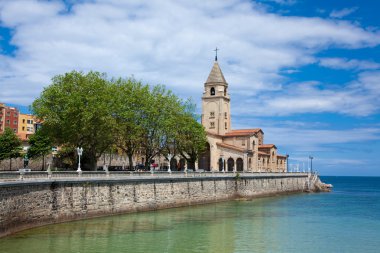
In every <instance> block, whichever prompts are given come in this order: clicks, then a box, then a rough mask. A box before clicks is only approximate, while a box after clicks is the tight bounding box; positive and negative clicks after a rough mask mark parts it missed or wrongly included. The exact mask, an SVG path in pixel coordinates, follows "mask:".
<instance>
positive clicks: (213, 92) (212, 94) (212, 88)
mask: <svg viewBox="0 0 380 253" xmlns="http://www.w3.org/2000/svg"><path fill="white" fill-rule="evenodd" d="M210 94H211V96H214V95H215V88H214V87H211V90H210Z"/></svg>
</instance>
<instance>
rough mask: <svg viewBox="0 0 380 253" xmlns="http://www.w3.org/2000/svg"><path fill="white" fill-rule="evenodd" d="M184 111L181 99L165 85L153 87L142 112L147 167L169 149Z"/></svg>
mask: <svg viewBox="0 0 380 253" xmlns="http://www.w3.org/2000/svg"><path fill="white" fill-rule="evenodd" d="M182 113H183V107H182V105H181V100H180V99H179V98H178V97H177V96H175V95H174V94H173V93H172V92H171V91H170V90H166V89H165V87H164V86H161V85H158V86H155V87H153V89H152V90H151V92H150V94H148V95H147V96H146V100H145V110H144V111H143V112H142V115H141V116H142V117H141V127H142V129H143V132H144V141H143V143H142V150H143V152H144V154H145V161H146V162H145V167H146V168H148V167H149V165H150V163H151V161H152V159H153V158H154V157H155V156H156V155H158V154H161V153H163V152H164V151H165V150H167V148H168V145H169V144H171V143H172V142H173V140H174V138H175V136H176V134H175V132H176V126H177V124H176V122H177V120H178V119H179V118H180V115H181V114H182Z"/></svg>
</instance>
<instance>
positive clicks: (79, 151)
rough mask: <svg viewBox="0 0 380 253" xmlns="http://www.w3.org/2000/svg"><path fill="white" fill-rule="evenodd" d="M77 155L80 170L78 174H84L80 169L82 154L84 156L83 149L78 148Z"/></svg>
mask: <svg viewBox="0 0 380 253" xmlns="http://www.w3.org/2000/svg"><path fill="white" fill-rule="evenodd" d="M77 154H78V160H79V161H78V169H77V171H78V172H82V169H81V168H80V157H81V156H82V154H83V148H79V147H78V148H77Z"/></svg>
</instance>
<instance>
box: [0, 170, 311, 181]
mask: <svg viewBox="0 0 380 253" xmlns="http://www.w3.org/2000/svg"><path fill="white" fill-rule="evenodd" d="M300 175H302V176H307V175H309V174H308V173H306V172H251V171H234V172H232V171H228V172H222V171H203V170H199V171H190V170H188V171H172V172H167V171H82V172H76V171H30V172H25V171H19V172H17V171H12V172H0V182H6V181H30V180H60V179H62V180H63V179H97V180H101V179H110V178H112V179H127V178H131V179H136V178H146V179H149V178H185V177H237V176H238V177H249V176H255V177H268V176H300Z"/></svg>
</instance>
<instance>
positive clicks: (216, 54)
mask: <svg viewBox="0 0 380 253" xmlns="http://www.w3.org/2000/svg"><path fill="white" fill-rule="evenodd" d="M218 50H220V49H219V48H217V47H216V48H215V49H214V51H215V61H218Z"/></svg>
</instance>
